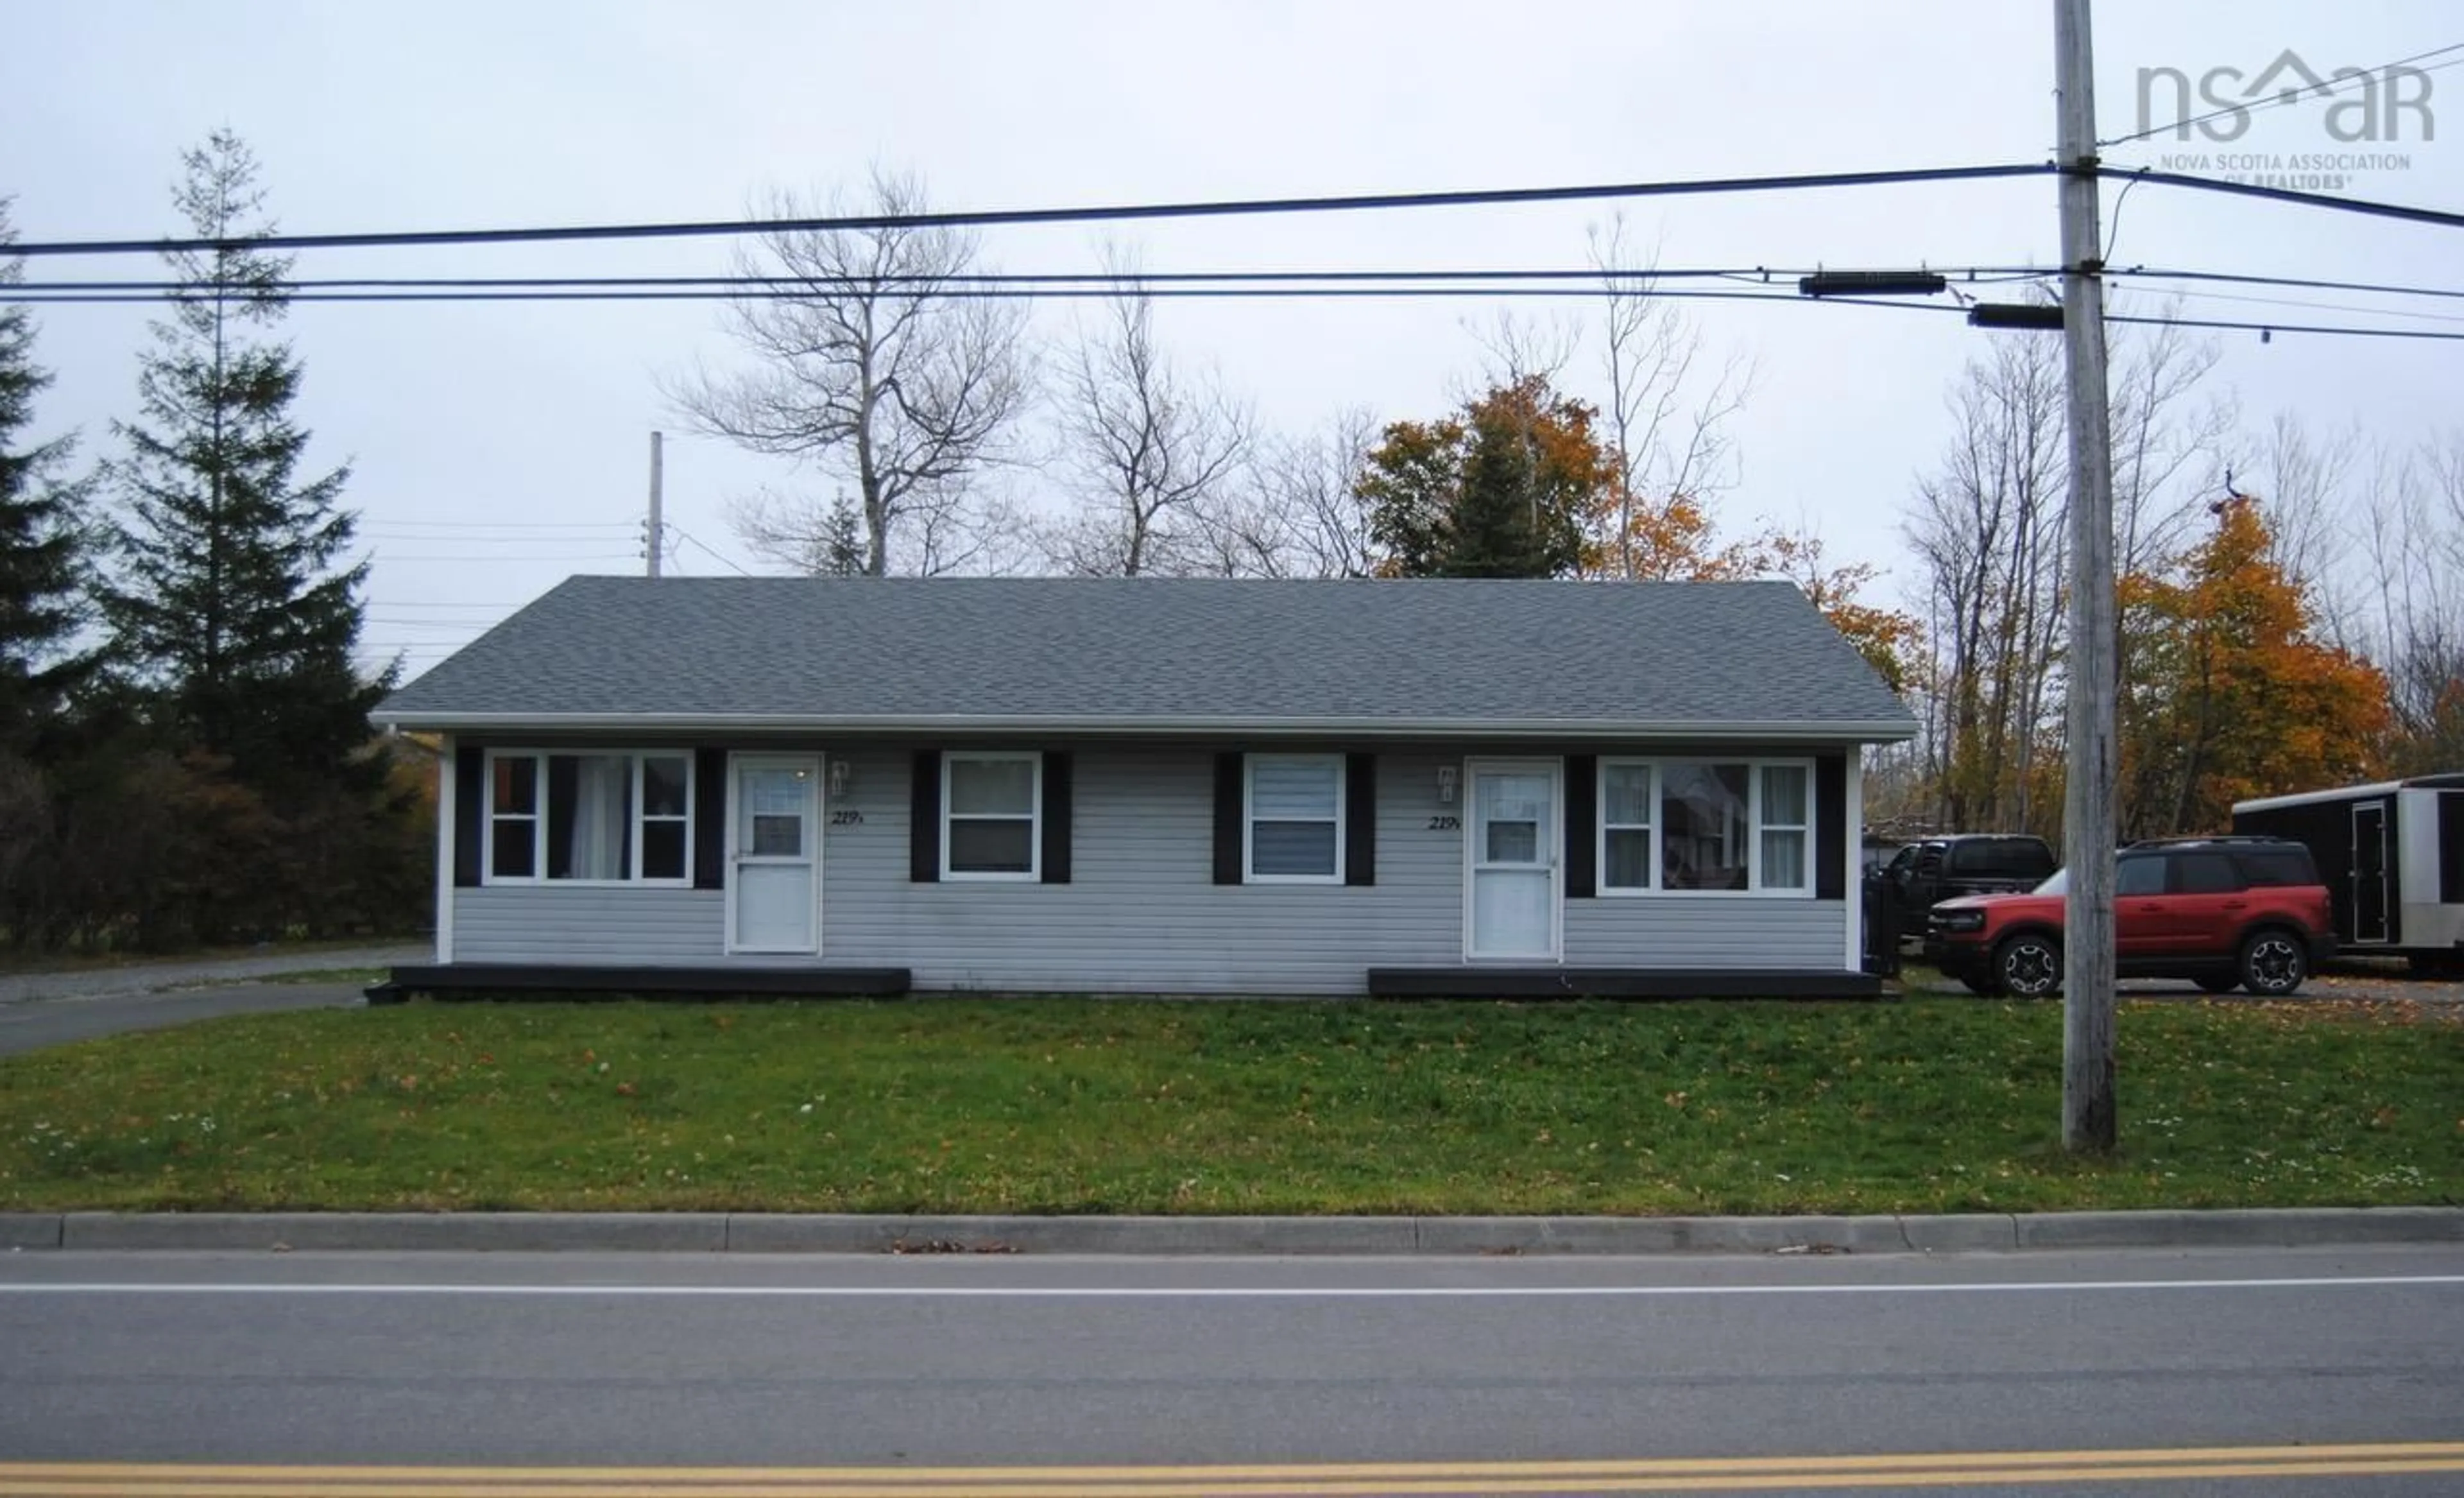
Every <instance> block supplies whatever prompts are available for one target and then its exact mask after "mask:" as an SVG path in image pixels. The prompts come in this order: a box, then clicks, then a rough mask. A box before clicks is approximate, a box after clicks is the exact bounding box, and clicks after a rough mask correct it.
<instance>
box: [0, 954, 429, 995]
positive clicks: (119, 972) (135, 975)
mask: <svg viewBox="0 0 2464 1498" xmlns="http://www.w3.org/2000/svg"><path fill="white" fill-rule="evenodd" d="M435 958H436V948H435V946H434V944H433V943H429V942H421V943H417V944H405V943H400V942H397V943H394V944H392V945H389V946H381V947H327V948H323V949H312V950H308V951H268V952H264V953H262V954H260V955H258V956H254V957H244V958H210V959H204V960H198V959H186V958H173V959H171V960H169V961H164V962H131V963H127V964H125V965H122V966H120V967H98V968H84V969H80V970H78V971H76V972H70V973H9V974H0V1004H14V1003H24V1002H30V1001H33V1000H41V999H99V998H106V997H110V996H115V995H121V994H142V993H154V992H159V991H161V990H163V989H166V988H187V987H193V986H195V985H197V984H200V983H229V982H237V981H240V980H246V979H251V978H278V977H280V976H282V975H283V974H285V973H322V972H329V971H333V970H336V969H341V968H353V967H391V966H393V965H394V964H395V963H397V962H429V961H433V960H435Z"/></svg>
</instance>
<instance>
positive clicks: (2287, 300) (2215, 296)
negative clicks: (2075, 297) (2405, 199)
mask: <svg viewBox="0 0 2464 1498" xmlns="http://www.w3.org/2000/svg"><path fill="white" fill-rule="evenodd" d="M2173 295H2174V296H2176V297H2181V298H2183V299H2184V300H2188V301H2230V302H2236V303H2239V304H2241V305H2244V306H2252V307H2299V308H2301V309H2303V310H2304V311H2308V312H2347V313H2351V314H2353V315H2354V316H2356V317H2364V318H2413V319H2419V320H2421V321H2425V322H2464V316H2459V315H2458V314H2455V313H2452V312H2419V311H2415V310H2412V309H2410V308H2406V307H2367V306H2362V305H2360V304H2358V303H2355V302H2349V301H2311V300H2308V299H2306V298H2303V297H2247V296H2236V295H2234V294H2233V293H2232V292H2211V291H2182V292H2175V293H2174V294H2173Z"/></svg>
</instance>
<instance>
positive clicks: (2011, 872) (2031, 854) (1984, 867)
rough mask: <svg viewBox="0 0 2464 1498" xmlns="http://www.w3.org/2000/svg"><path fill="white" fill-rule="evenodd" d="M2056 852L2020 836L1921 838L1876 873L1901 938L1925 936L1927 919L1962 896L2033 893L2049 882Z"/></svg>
mask: <svg viewBox="0 0 2464 1498" xmlns="http://www.w3.org/2000/svg"><path fill="white" fill-rule="evenodd" d="M2056 868H2057V865H2056V864H2055V862H2054V850H2053V849H2052V848H2049V847H2047V846H2046V845H2045V840H2044V839H2043V838H2040V837H2030V836H2028V835H2027V834H2025V833H2021V832H1963V833H1958V834H1955V835H1952V836H1947V837H1928V838H1920V839H1919V840H1917V841H1916V842H1913V843H1910V844H1908V845H1907V846H1906V847H1905V848H1901V849H1900V850H1899V851H1898V852H1897V853H1895V854H1893V855H1892V857H1891V861H1890V862H1889V863H1887V864H1885V865H1883V866H1882V867H1881V869H1880V870H1877V871H1876V874H1875V877H1876V878H1878V879H1880V880H1881V882H1882V896H1883V898H1884V899H1885V900H1887V901H1889V902H1890V906H1891V909H1892V912H1893V914H1894V917H1895V918H1894V920H1893V924H1894V925H1895V926H1896V927H1897V928H1898V930H1899V932H1900V934H1901V935H1902V936H1920V935H1922V934H1923V933H1924V931H1925V913H1926V912H1928V911H1930V910H1932V909H1933V908H1934V904H1935V902H1937V901H1940V900H1947V899H1950V898H1953V897H1954V896H1957V895H1962V894H2007V893H2010V892H2013V891H2021V890H2033V889H2035V887H2036V886H2038V885H2040V884H2042V883H2044V882H2045V881H2046V880H2047V879H2049V878H2051V877H2053V873H2054V870H2055V869H2056Z"/></svg>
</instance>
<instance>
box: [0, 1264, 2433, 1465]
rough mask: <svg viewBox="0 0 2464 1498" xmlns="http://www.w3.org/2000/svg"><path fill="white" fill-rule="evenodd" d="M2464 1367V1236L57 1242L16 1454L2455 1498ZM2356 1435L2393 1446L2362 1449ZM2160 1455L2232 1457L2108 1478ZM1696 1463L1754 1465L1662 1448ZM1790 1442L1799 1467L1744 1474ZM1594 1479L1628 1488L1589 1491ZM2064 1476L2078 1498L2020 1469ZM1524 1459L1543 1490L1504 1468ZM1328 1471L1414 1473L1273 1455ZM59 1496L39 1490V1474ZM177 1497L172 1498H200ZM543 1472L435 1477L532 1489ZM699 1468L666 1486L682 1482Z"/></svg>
mask: <svg viewBox="0 0 2464 1498" xmlns="http://www.w3.org/2000/svg"><path fill="white" fill-rule="evenodd" d="M2459 1346H2464V1252H2459V1251H2456V1250H2453V1249H2447V1250H2424V1249H2417V1248H2412V1249H2367V1250H2364V1249H2352V1250H2332V1251H2331V1250H2296V1251H2264V1252H2262V1251H2255V1250H2243V1251H2235V1252H2224V1251H2207V1252H2197V1253H2147V1252H2138V1253H2103V1254H2079V1255H2028V1256H1973V1257H1958V1258H1930V1259H1928V1258H1917V1257H1912V1256H1891V1257H1881V1258H1859V1259H1844V1258H1813V1257H1808V1258H1793V1259H1772V1258H1753V1259H1728V1258H1716V1259H1682V1258H1671V1259H1656V1260H1536V1259H1502V1260H1471V1261H1462V1260H1453V1261H1425V1260H1411V1261H1401V1260H1321V1261H1309V1260H1267V1261H1250V1260H1243V1261H1233V1260H1199V1261H1185V1260H1183V1261H1155V1260H1101V1259H1031V1258H982V1257H969V1258H957V1257H936V1258H880V1259H869V1258H847V1259H808V1258H788V1257H780V1258H762V1257H758V1256H745V1257H734V1256H731V1257H729V1258H727V1259H723V1260H722V1259H716V1258H711V1257H633V1256H615V1255H573V1256H561V1257H560V1256H553V1255H441V1254H440V1255H316V1254H294V1255H282V1256H275V1255H187V1254H124V1255H100V1254H75V1253H26V1254H18V1255H13V1256H7V1257H0V1462H14V1463H18V1464H25V1463H51V1462H85V1461H99V1460H116V1461H122V1462H138V1463H212V1464H246V1463H285V1464H298V1463H307V1464H353V1465H358V1464H385V1463H407V1464H423V1465H427V1464H439V1463H454V1464H473V1465H482V1464H484V1465H522V1466H525V1467H531V1466H533V1465H538V1464H556V1465H615V1466H660V1467H664V1466H669V1465H677V1464H704V1465H713V1466H726V1467H742V1466H762V1467H776V1466H780V1465H806V1466H820V1467H826V1468H828V1470H826V1471H822V1472H815V1473H806V1474H804V1483H803V1487H801V1488H799V1489H797V1490H806V1491H815V1492H828V1493H834V1494H852V1493H855V1492H858V1491H884V1490H887V1489H884V1488H883V1487H882V1486H881V1483H882V1476H881V1474H878V1473H875V1474H871V1475H867V1474H866V1473H865V1472H863V1471H861V1470H854V1471H849V1470H845V1469H846V1468H847V1467H849V1466H850V1465H854V1466H856V1467H859V1468H860V1467H862V1466H863V1465H877V1466H880V1467H885V1468H895V1469H897V1470H898V1471H899V1472H900V1473H901V1474H906V1475H905V1478H904V1480H905V1481H907V1482H909V1483H911V1484H912V1483H913V1481H914V1480H915V1474H916V1473H917V1472H918V1471H919V1469H926V1468H932V1469H942V1468H949V1467H957V1466H965V1467H971V1468H972V1467H977V1466H992V1467H999V1468H1001V1469H1002V1470H1001V1471H999V1472H993V1473H983V1472H977V1473H973V1474H971V1475H964V1476H963V1481H962V1480H961V1477H960V1475H954V1474H945V1476H947V1477H948V1486H946V1487H930V1488H925V1489H914V1488H912V1487H911V1488H909V1489H905V1490H909V1491H915V1490H926V1491H936V1492H943V1491H946V1492H952V1493H955V1492H958V1491H969V1492H976V1491H989V1492H1001V1491H1027V1490H1037V1489H1030V1488H1027V1487H1022V1486H1021V1479H1022V1478H1023V1477H1026V1476H1028V1475H1029V1474H1027V1473H1024V1472H1022V1471H1020V1470H1019V1468H1021V1467H1023V1466H1025V1467H1049V1466H1051V1465H1055V1464H1064V1465H1066V1464H1092V1465H1105V1466H1106V1467H1108V1468H1110V1467H1112V1466H1114V1465H1119V1464H1144V1465H1168V1466H1171V1467H1173V1468H1174V1469H1175V1470H1174V1472H1172V1473H1169V1474H1164V1473H1156V1472H1143V1473H1129V1472H1120V1471H1111V1470H1108V1471H1106V1472H1104V1473H1100V1474H1099V1473H1095V1472H1091V1471H1081V1472H1079V1473H1078V1474H1077V1475H1075V1476H1073V1477H1067V1478H1061V1479H1057V1480H1052V1481H1047V1482H1046V1483H1045V1485H1044V1487H1042V1489H1040V1490H1044V1491H1065V1490H1067V1491H1074V1490H1088V1486H1089V1485H1090V1484H1096V1483H1097V1481H1098V1479H1099V1478H1101V1479H1103V1481H1104V1483H1105V1484H1108V1485H1109V1486H1103V1487H1102V1490H1105V1491H1112V1492H1133V1491H1138V1492H1170V1493H1173V1494H1176V1495H1181V1498H1196V1495H1198V1494H1200V1493H1214V1492H1260V1491H1279V1492H1285V1491H1319V1492H1332V1491H1353V1492H1388V1491H1392V1492H1427V1491H1453V1492H1491V1491H1506V1490H1519V1491H1549V1492H1586V1491H1597V1490H1620V1491H1668V1490H1679V1488H1681V1487H1684V1486H1685V1485H1686V1484H1688V1483H1692V1484H1695V1485H1696V1486H1704V1485H1705V1480H1706V1479H1707V1478H1710V1477H1715V1476H1716V1477H1717V1478H1719V1479H1720V1481H1719V1482H1718V1483H1717V1484H1716V1485H1712V1486H1718V1487H1724V1488H1728V1489H1732V1490H1733V1489H1745V1490H1756V1491H1790V1490H1800V1485H1799V1484H1798V1483H1796V1482H1794V1481H1792V1478H1797V1479H1803V1480H1804V1484H1805V1485H1807V1486H1811V1485H1815V1484H1819V1485H1820V1486H1823V1487H1836V1486H1841V1485H1843V1484H1845V1485H1851V1486H1856V1487H1862V1488H1864V1489H1866V1490H1881V1491H1893V1490H1900V1488H1899V1487H1898V1486H1895V1485H1896V1479H1897V1477H1899V1476H1901V1475H1904V1474H1905V1472H1906V1471H1907V1468H1906V1467H1904V1466H1903V1465H1898V1464H1897V1463H1896V1461H1895V1462H1894V1463H1890V1464H1883V1465H1880V1466H1876V1465H1870V1464H1869V1465H1857V1460H1858V1459H1860V1458H1863V1459H1870V1458H1873V1457H1876V1456H1890V1457H1893V1458H1895V1459H1896V1458H1900V1457H1903V1456H1907V1455H1908V1454H1917V1455H1919V1456H1925V1455H1931V1456H1933V1457H1936V1458H1938V1459H1939V1460H1940V1461H1942V1462H1945V1463H1947V1464H1948V1465H1947V1468H1945V1469H1943V1470H1942V1471H1939V1472H1937V1473H1936V1474H1935V1478H1936V1480H1937V1481H1939V1480H1940V1479H1943V1478H1947V1477H1950V1476H1952V1475H1953V1474H1964V1475H1966V1476H1968V1477H1971V1478H1974V1479H1975V1481H1973V1482H1971V1483H1963V1484H1961V1485H1958V1486H1955V1487H1952V1488H1951V1489H1950V1490H1955V1491H1963V1492H1995V1491H2005V1490H2008V1491H2028V1492H2039V1493H2041V1492H2048V1491H2051V1492H2064V1491H2073V1492H2077V1491H2094V1492H2098V1493H2112V1492H2137V1491H2141V1490H2143V1484H2142V1481H2141V1480H2142V1479H2145V1478H2146V1477H2147V1476H2149V1475H2150V1472H2151V1470H2152V1469H2153V1468H2155V1467H2156V1466H2158V1465H2167V1466H2168V1468H2169V1469H2168V1470H2167V1478H2168V1480H2167V1481H2164V1482H2162V1483H2146V1484H2145V1485H2144V1490H2145V1491H2149V1492H2156V1491H2162V1492H2165V1493H2172V1494H2178V1493H2184V1492H2224V1491H2233V1492H2240V1491H2242V1490H2244V1488H2245V1487H2252V1486H2255V1487H2263V1488H2264V1489H2265V1490H2267V1491H2270V1492H2291V1491H2299V1492H2302V1493H2304V1494H2309V1493H2320V1492H2339V1491H2353V1492H2366V1493H2370V1494H2414V1493H2431V1492H2453V1491H2455V1490H2456V1489H2457V1487H2459V1486H2464V1357H2459V1356H2458V1354H2457V1348H2458V1347H2459ZM2428 1443H2445V1444H2443V1446H2440V1447H2437V1448H2431V1447H2430V1446H2429V1445H2428ZM2355 1446H2363V1447H2368V1448H2372V1450H2376V1454H2372V1450H2365V1451H2362V1452H2358V1453H2356V1452H2353V1451H2348V1450H2343V1449H2341V1448H2348V1447H2355ZM2325 1447H2334V1448H2340V1449H2338V1450H2333V1451H2330V1450H2326V1449H2321V1448H2325ZM2380 1447H2391V1448H2393V1449H2392V1450H2391V1451H2390V1450H2378V1449H2376V1448H2380ZM2134 1450H2154V1451H2158V1452H2164V1453H2182V1452H2186V1451H2192V1450H2198V1451H2205V1452H2208V1453H2210V1454H2208V1455H2203V1456H2185V1455H2178V1454H2176V1455H2168V1456H2157V1457H2149V1456H2113V1455H2094V1454H2095V1453H2115V1452H2127V1451H2134ZM2082 1452H2083V1453H2091V1455H2088V1456H2078V1455H2072V1456H2041V1455H2039V1456H2029V1457H2009V1456H1997V1457H1992V1458H1979V1457H1976V1456H1974V1455H1972V1454H1974V1453H2022V1454H2029V1453H2035V1454H2042V1453H2082ZM1681 1459H1683V1460H1690V1461H1696V1462H1704V1463H1708V1464H1711V1465H1708V1466H1704V1467H1697V1468H1693V1469H1691V1470H1690V1472H1674V1471H1672V1470H1671V1469H1669V1468H1667V1467H1665V1466H1664V1465H1663V1466H1647V1465H1636V1464H1639V1463H1663V1464H1664V1463H1667V1462H1670V1461H1675V1460H1681ZM1754 1459H1785V1460H1786V1462H1787V1464H1788V1465H1786V1466H1785V1468H1784V1469H1782V1470H1780V1471H1777V1472H1772V1471H1771V1470H1768V1469H1766V1468H1762V1467H1757V1466H1753V1465H1738V1464H1739V1463H1740V1462H1750V1461H1752V1460H1754ZM1576 1461H1583V1462H1593V1463H1614V1464H1619V1465H1617V1466H1614V1467H1610V1468H1590V1469H1579V1470H1576V1469H1569V1468H1567V1467H1565V1466H1564V1465H1562V1464H1564V1463H1567V1462H1576ZM2023 1461H2035V1462H2040V1463H2043V1464H2045V1465H2049V1466H2050V1468H2051V1470H2053V1471H2056V1472H2059V1473H2063V1474H2066V1475H2067V1477H2068V1478H2069V1479H2070V1480H2069V1481H2066V1482H2062V1483H2057V1484H2051V1485H2048V1484H2045V1483H2042V1482H2030V1483H2027V1484H2026V1485H2025V1486H2024V1487H2022V1486H2017V1485H2015V1484H2014V1483H2013V1481H2012V1479H2013V1477H2014V1475H2015V1473H2016V1472H2017V1471H2018V1470H2019V1464H2020V1463H2022V1462H2023ZM1501 1462H1503V1463H1515V1464H1523V1465H1520V1466H1517V1467H1515V1468H1512V1469H1510V1470H1501V1469H1496V1468H1489V1469H1485V1470H1478V1471H1467V1470H1466V1469H1465V1467H1464V1464H1470V1463H1501ZM1327 1463H1375V1464H1413V1465H1397V1466H1385V1467H1381V1468H1379V1469H1377V1470H1375V1471H1371V1472H1363V1473H1355V1474H1353V1475H1352V1476H1350V1477H1345V1476H1344V1475H1343V1474H1340V1473H1333V1472H1328V1471H1326V1470H1324V1469H1323V1468H1320V1467H1316V1466H1311V1467H1310V1468H1309V1470H1308V1471H1306V1472H1275V1473H1264V1474H1262V1473H1259V1472H1258V1471H1256V1470H1255V1469H1254V1467H1253V1466H1250V1465H1254V1464H1327ZM2400 1463H2409V1464H2411V1465H2409V1467H2406V1466H2396V1467H2394V1468H2393V1469H2394V1470H2396V1471H2397V1472H2398V1475H2393V1476H2370V1475H2365V1473H2367V1472H2369V1471H2374V1470H2383V1469H2388V1468H2389V1465H2390V1464H2400ZM1189 1464H1241V1465H1242V1466H1241V1467H1239V1468H1238V1469H1236V1470H1228V1471H1221V1472H1211V1473H1210V1472H1191V1471H1188V1470H1186V1468H1187V1466H1188V1465H1189ZM2299 1464H2309V1465H2299ZM30 1470H35V1469H30V1468H26V1467H24V1466H22V1465H21V1466H17V1467H10V1466H7V1465H0V1491H8V1490H18V1489H12V1488H11V1487H10V1486H9V1485H10V1483H11V1480H12V1479H13V1480H20V1481H22V1480H25V1478H26V1474H27V1473H28V1472H29V1471H30ZM123 1475H128V1474H123ZM134 1475H141V1476H145V1477H148V1478H151V1479H155V1480H158V1481H159V1482H160V1483H161V1484H163V1485H164V1486H161V1487H160V1488H159V1490H160V1491H163V1492H165V1493H169V1492H176V1491H184V1490H187V1489H186V1488H183V1487H181V1486H180V1484H181V1482H183V1481H193V1479H194V1474H188V1475H187V1476H185V1477H184V1476H183V1475H182V1474H179V1473H171V1474H168V1475H167V1476H166V1475H165V1474H164V1473H160V1472H152V1471H148V1472H144V1473H140V1474H134ZM228 1475H229V1474H228V1473H218V1474H217V1476H218V1477H219V1476H228ZM543 1475H544V1474H542V1473H540V1472H539V1471H536V1470H532V1471H528V1472H524V1473H515V1474H504V1473H465V1474H461V1475H459V1476H454V1475H452V1474H437V1475H435V1476H434V1477H432V1478H425V1479H423V1478H419V1477H417V1476H416V1475H411V1476H403V1477H398V1478H397V1479H395V1480H394V1481H395V1483H396V1488H397V1489H398V1490H402V1491H405V1492H408V1491H413V1490H416V1491H420V1492H431V1491H433V1492H442V1491H448V1490H454V1487H453V1485H454V1484H456V1483H461V1484H466V1485H475V1484H478V1483H480V1482H482V1481H483V1480H484V1481H485V1482H488V1483H493V1484H495V1487H497V1488H499V1489H503V1490H512V1488H515V1487H520V1486H522V1483H523V1482H524V1481H526V1480H527V1481H537V1480H539V1478H541V1477H542V1476H543ZM2031 1475H2035V1476H2042V1475H2043V1474H2042V1473H2036V1474H2031ZM658 1476H659V1474H648V1475H645V1476H642V1477H641V1479H640V1480H641V1482H642V1484H643V1486H642V1487H641V1490H642V1491H644V1492H646V1493H649V1492H656V1491H660V1490H664V1489H663V1487H662V1484H661V1483H660V1482H659V1481H658V1480H657V1478H658ZM341 1477H342V1474H340V1473H328V1474H324V1476H323V1478H322V1480H325V1481H341ZM1331 1480H1335V1486H1331V1487H1330V1486H1328V1483H1329V1482H1330V1481H1331ZM868 1485H869V1486H868ZM1347 1485H1351V1486H1347ZM226 1490H228V1489H226ZM295 1490H297V1489H295ZM571 1490H572V1489H567V1491H571ZM779 1490H780V1491H784V1490H787V1489H785V1488H781V1489H779ZM1907 1490H1910V1491H1914V1490H1917V1489H1915V1488H1913V1487H1911V1488H1908V1489H1907ZM1925 1490H1930V1491H1942V1490H1945V1489H1944V1488H1943V1487H1937V1486H1932V1485H1931V1484H1930V1483H1929V1484H1928V1486H1927V1487H1926V1489H1925ZM371 1491H375V1489H371Z"/></svg>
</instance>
